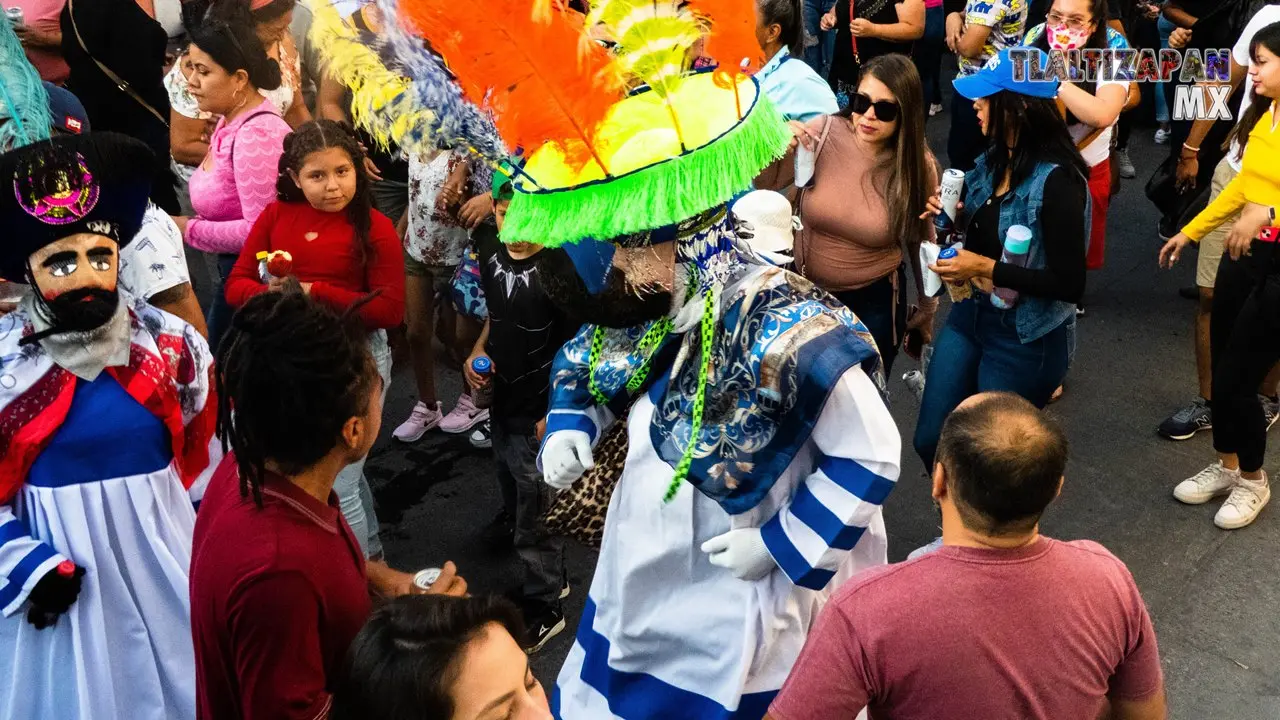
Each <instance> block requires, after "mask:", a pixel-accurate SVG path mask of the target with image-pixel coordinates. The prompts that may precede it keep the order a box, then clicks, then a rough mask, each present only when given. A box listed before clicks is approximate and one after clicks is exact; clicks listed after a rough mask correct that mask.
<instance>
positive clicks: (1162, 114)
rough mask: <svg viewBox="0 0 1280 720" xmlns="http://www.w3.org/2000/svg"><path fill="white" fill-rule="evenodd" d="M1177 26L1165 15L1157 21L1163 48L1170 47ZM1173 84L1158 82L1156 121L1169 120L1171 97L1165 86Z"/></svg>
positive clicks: (1162, 122)
mask: <svg viewBox="0 0 1280 720" xmlns="http://www.w3.org/2000/svg"><path fill="white" fill-rule="evenodd" d="M1176 27H1178V26H1177V25H1174V24H1173V23H1171V22H1169V21H1168V20H1166V19H1165V17H1164V15H1161V16H1160V19H1159V20H1157V21H1156V29H1157V30H1159V31H1160V47H1161V49H1164V48H1167V47H1169V36H1170V35H1172V34H1173V30H1174V28H1176ZM1171 85H1172V83H1164V82H1162V83H1156V122H1158V123H1160V124H1164V123H1167V122H1169V98H1168V97H1166V96H1165V88H1167V87H1170V86H1171Z"/></svg>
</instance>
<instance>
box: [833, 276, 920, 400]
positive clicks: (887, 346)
mask: <svg viewBox="0 0 1280 720" xmlns="http://www.w3.org/2000/svg"><path fill="white" fill-rule="evenodd" d="M894 276H897V280H898V290H897V292H896V293H895V292H894V289H893V281H894ZM902 280H903V277H902V271H901V270H895V271H894V272H893V273H890V274H889V275H886V276H885V277H882V278H880V279H879V280H877V281H875V282H873V283H871V284H870V285H868V286H866V287H864V288H858V289H857V290H844V291H842V292H838V293H832V294H833V295H835V296H836V299H837V300H839V301H840V302H841V303H843V304H844V306H845V307H847V308H849V309H850V310H852V311H853V314H854V315H857V316H858V319H859V320H861V321H862V324H863V325H866V326H867V330H869V331H870V332H871V337H873V338H875V341H876V347H877V348H878V349H879V350H880V362H881V363H882V365H883V367H884V374H885V377H886V378H887V377H888V375H889V370H891V369H892V368H893V360H894V358H896V357H898V346H899V345H900V344H901V343H902V336H903V335H904V334H905V333H906V330H907V285H906V283H905V282H902Z"/></svg>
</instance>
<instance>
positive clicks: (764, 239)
mask: <svg viewBox="0 0 1280 720" xmlns="http://www.w3.org/2000/svg"><path fill="white" fill-rule="evenodd" d="M730 209H731V210H732V211H733V214H734V216H735V217H737V218H738V220H739V221H741V222H744V223H746V224H747V225H748V227H745V228H742V230H741V235H742V238H743V239H744V240H746V242H747V244H748V245H750V246H751V249H752V250H755V251H756V252H757V253H760V254H762V255H765V256H766V257H768V256H769V255H773V254H778V253H782V254H786V255H789V254H790V253H791V250H792V248H793V247H794V246H795V235H794V233H795V231H796V230H799V229H801V226H800V218H797V217H795V216H794V215H792V214H791V203H790V202H789V201H788V200H787V198H786V197H785V196H784V195H782V194H781V193H776V192H774V191H772V190H752V191H751V192H749V193H747V194H746V195H743V196H742V197H740V198H738V200H737V201H736V202H734V203H733V206H732V207H731V208H730ZM787 261H788V262H790V258H787Z"/></svg>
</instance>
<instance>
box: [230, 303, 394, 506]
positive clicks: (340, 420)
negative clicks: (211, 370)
mask: <svg viewBox="0 0 1280 720" xmlns="http://www.w3.org/2000/svg"><path fill="white" fill-rule="evenodd" d="M360 304H362V303H356V306H357V307H358V306H359V305H360ZM354 309H355V308H352V309H350V310H347V311H346V312H345V313H344V314H342V315H338V314H337V313H335V312H334V311H333V310H330V309H328V308H326V307H325V306H323V305H321V304H319V303H317V302H316V301H314V300H312V299H311V298H310V297H308V296H307V295H305V294H304V293H303V292H302V289H301V287H299V286H298V285H297V283H296V281H293V282H292V283H291V286H286V288H285V289H283V290H282V291H281V292H266V293H262V294H260V295H257V296H255V297H253V298H251V299H250V300H249V301H248V302H247V303H245V304H244V307H242V308H240V311H239V312H237V313H236V315H235V317H234V318H233V319H232V321H231V329H230V330H229V331H228V332H227V336H226V337H225V338H224V339H223V341H222V344H221V346H220V347H219V349H218V361H217V367H218V372H217V393H218V426H217V429H218V436H219V437H220V438H222V445H223V450H224V451H225V450H227V449H230V450H234V451H235V454H236V465H237V466H238V468H239V470H240V494H241V496H242V497H248V496H249V493H250V492H252V493H253V500H254V502H255V503H257V505H258V506H259V507H261V506H262V482H263V479H264V477H265V475H266V465H267V463H268V461H270V462H271V463H272V464H273V465H274V466H275V469H277V470H278V471H279V472H280V473H282V474H285V475H295V474H297V473H300V472H302V471H304V470H306V469H307V468H310V467H312V466H314V465H315V464H316V463H318V462H320V460H322V459H323V458H324V457H325V456H326V455H328V454H329V452H330V451H332V450H333V448H334V446H335V445H336V444H337V443H338V442H339V437H340V435H341V433H342V428H343V426H344V425H345V424H346V423H347V421H348V420H350V419H351V418H353V417H357V416H361V415H363V414H364V413H365V412H366V411H367V410H368V409H369V407H368V403H369V395H370V393H371V392H372V390H373V386H374V383H376V382H378V378H379V376H378V368H377V365H376V364H375V363H374V360H373V356H372V355H370V354H369V350H368V347H367V340H368V334H367V331H366V330H365V329H364V326H363V325H362V324H361V323H360V322H359V321H358V319H357V318H356V317H355V315H354V314H353V310H354Z"/></svg>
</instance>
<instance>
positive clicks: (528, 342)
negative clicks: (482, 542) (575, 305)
mask: <svg viewBox="0 0 1280 720" xmlns="http://www.w3.org/2000/svg"><path fill="white" fill-rule="evenodd" d="M495 185H496V186H497V189H496V190H495V191H494V195H495V202H494V215H495V218H496V220H497V227H498V230H499V231H501V228H502V224H503V219H504V216H505V214H506V210H507V205H508V204H509V202H510V200H511V197H512V191H511V184H510V182H509V181H508V180H506V179H505V178H503V179H502V180H500V181H499V180H496V181H495ZM474 237H475V239H476V251H477V255H478V256H479V261H480V281H481V284H482V285H483V287H484V295H485V301H486V303H487V304H488V307H489V319H488V320H487V321H486V322H485V325H484V330H483V331H482V332H481V333H480V339H479V340H477V341H476V345H475V350H474V351H473V352H472V353H471V357H469V358H467V362H466V365H465V372H466V376H467V382H468V383H469V384H470V385H471V386H472V387H473V388H476V389H479V388H482V387H484V386H485V385H486V384H487V383H490V382H491V383H493V388H492V389H493V404H492V407H491V408H490V423H491V425H490V428H491V432H492V441H493V454H494V459H495V461H496V463H497V470H498V485H499V488H500V489H501V491H502V504H503V514H504V515H506V517H505V518H504V517H503V516H502V515H499V518H498V519H496V520H495V521H494V523H493V524H492V525H491V526H490V532H489V534H490V535H493V530H492V529H493V528H495V527H502V526H503V525H504V524H507V525H508V526H509V524H514V543H515V550H516V553H517V554H518V555H519V556H520V562H521V564H523V565H524V580H523V583H522V587H521V594H522V595H523V604H524V614H525V624H526V626H527V628H528V635H527V637H526V638H525V641H524V645H525V648H526V649H527V650H528V651H529V652H536V651H538V650H540V649H541V648H542V646H543V645H545V644H546V642H547V641H548V640H550V639H551V638H552V637H553V636H555V635H556V634H557V633H559V632H560V631H561V630H563V629H564V625H565V623H564V613H563V612H562V611H561V609H560V600H561V598H562V597H563V596H564V595H565V594H567V591H568V585H567V584H566V582H565V575H564V551H563V547H562V544H561V540H560V538H558V537H556V536H554V535H551V534H550V533H548V532H547V531H546V528H545V526H544V525H543V522H542V516H543V515H544V514H545V513H546V511H547V509H548V507H549V506H550V502H551V498H552V493H554V492H555V491H554V490H552V489H551V488H550V487H549V486H547V485H546V484H545V483H544V482H543V481H542V473H540V472H539V471H538V466H537V458H538V445H539V443H540V441H541V437H542V433H543V432H544V430H545V423H544V418H545V416H546V414H547V395H548V391H549V389H550V383H551V363H552V361H554V360H555V356H556V353H557V352H559V350H560V346H562V345H563V344H564V343H565V342H566V341H568V340H569V338H571V337H573V334H574V333H575V332H577V330H578V326H577V325H576V324H574V323H572V322H571V321H570V320H569V319H568V317H567V316H566V315H565V314H564V313H563V312H561V311H560V310H559V309H558V308H557V307H556V306H555V305H554V304H553V303H552V302H551V300H550V298H548V297H547V294H546V292H544V291H543V289H542V285H541V283H540V282H539V278H538V269H537V262H536V258H537V255H538V254H539V253H544V252H562V251H561V250H557V249H548V248H543V247H542V246H541V245H535V244H533V243H511V244H504V243H502V241H500V240H499V239H498V233H497V232H494V231H493V230H492V229H490V230H489V231H487V232H486V231H485V230H484V229H483V227H482V228H480V229H478V230H477V231H476V233H475V235H474ZM480 357H487V358H489V360H490V362H491V363H492V371H491V372H490V374H489V375H487V376H485V377H481V376H480V375H478V374H477V373H476V372H475V371H474V370H473V368H472V362H473V361H474V360H475V359H476V358H480Z"/></svg>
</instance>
